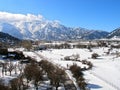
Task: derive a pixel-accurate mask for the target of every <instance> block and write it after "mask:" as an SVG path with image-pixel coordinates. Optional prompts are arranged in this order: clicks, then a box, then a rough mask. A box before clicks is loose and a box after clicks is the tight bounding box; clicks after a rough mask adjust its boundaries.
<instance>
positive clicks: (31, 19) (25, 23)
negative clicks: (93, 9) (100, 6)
mask: <svg viewBox="0 0 120 90" xmlns="http://www.w3.org/2000/svg"><path fill="white" fill-rule="evenodd" d="M0 31H2V32H5V33H9V34H10V35H12V36H14V37H17V38H20V39H32V40H33V39H34V40H35V39H37V40H71V39H89V35H91V33H92V35H94V34H93V33H94V31H95V30H88V29H85V28H80V27H79V28H72V27H66V26H64V25H62V24H60V22H59V21H57V20H55V21H50V20H46V19H45V18H44V17H43V16H42V15H32V14H27V15H23V14H12V13H7V12H0ZM95 33H97V35H98V36H99V37H97V36H94V38H93V37H92V35H91V36H90V39H96V38H102V37H105V35H107V32H105V34H101V33H100V32H95ZM99 34H101V35H99Z"/></svg>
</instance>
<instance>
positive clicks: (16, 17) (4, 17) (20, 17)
mask: <svg viewBox="0 0 120 90" xmlns="http://www.w3.org/2000/svg"><path fill="white" fill-rule="evenodd" d="M0 20H1V21H8V22H9V21H10V22H11V21H33V20H39V21H41V20H44V17H43V16H42V15H32V14H27V15H24V14H12V13H8V12H0Z"/></svg>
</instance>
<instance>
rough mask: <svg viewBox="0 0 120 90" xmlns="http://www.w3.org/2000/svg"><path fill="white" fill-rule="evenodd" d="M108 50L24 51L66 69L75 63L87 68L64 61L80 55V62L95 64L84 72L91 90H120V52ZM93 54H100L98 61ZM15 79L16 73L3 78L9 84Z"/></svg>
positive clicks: (37, 58)
mask: <svg viewBox="0 0 120 90" xmlns="http://www.w3.org/2000/svg"><path fill="white" fill-rule="evenodd" d="M108 49H109V48H106V47H104V48H93V49H92V52H90V51H89V50H88V49H50V50H43V51H31V52H30V51H29V52H27V51H24V52H23V53H24V54H25V55H26V56H30V57H32V58H35V59H36V60H37V61H40V60H42V59H47V60H49V61H50V62H52V63H54V64H56V65H58V66H59V67H61V68H65V69H67V68H68V67H69V66H70V65H73V64H74V63H76V64H77V65H78V66H81V67H87V65H84V64H82V63H81V62H78V61H70V60H68V61H66V60H64V57H66V56H71V55H76V54H78V55H79V56H80V58H79V59H80V60H88V61H91V62H92V63H93V68H92V70H87V71H84V77H85V79H86V82H87V83H88V87H89V88H90V90H120V56H118V57H117V56H116V53H119V52H120V50H119V49H113V50H111V51H110V54H108V55H107V54H106V52H108ZM93 53H97V54H99V57H98V58H97V59H92V58H91V55H92V54H93ZM117 55H118V54H117ZM0 61H2V60H0ZM0 71H1V70H0ZM18 73H19V72H18ZM8 74H9V73H8ZM68 74H69V73H68ZM0 76H1V77H2V73H0ZM14 77H16V76H15V74H14V72H12V76H9V75H7V76H4V77H2V78H3V79H4V80H5V81H6V83H7V82H8V81H9V80H11V79H12V78H14ZM72 80H74V79H72ZM73 82H74V81H73ZM78 90H79V89H78Z"/></svg>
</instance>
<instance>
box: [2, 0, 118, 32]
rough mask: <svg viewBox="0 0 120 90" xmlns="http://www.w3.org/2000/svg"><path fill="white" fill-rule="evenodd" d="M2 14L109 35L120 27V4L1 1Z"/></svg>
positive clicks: (84, 0) (63, 0) (115, 0)
mask: <svg viewBox="0 0 120 90" xmlns="http://www.w3.org/2000/svg"><path fill="white" fill-rule="evenodd" d="M0 11H5V12H9V13H19V14H28V13H30V14H35V15H38V14H41V15H42V16H43V17H45V18H46V19H48V20H58V21H60V22H61V23H62V24H64V25H66V26H70V27H83V28H88V29H97V30H106V31H112V30H114V29H116V28H118V27H120V0H1V1H0Z"/></svg>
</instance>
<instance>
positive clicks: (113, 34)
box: [107, 28, 120, 39]
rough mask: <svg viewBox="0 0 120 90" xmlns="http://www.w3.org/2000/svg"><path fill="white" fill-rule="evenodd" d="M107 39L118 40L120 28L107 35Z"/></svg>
mask: <svg viewBox="0 0 120 90" xmlns="http://www.w3.org/2000/svg"><path fill="white" fill-rule="evenodd" d="M107 38H119V39H120V28H117V29H115V30H113V31H112V32H111V33H109V34H108V36H107Z"/></svg>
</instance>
